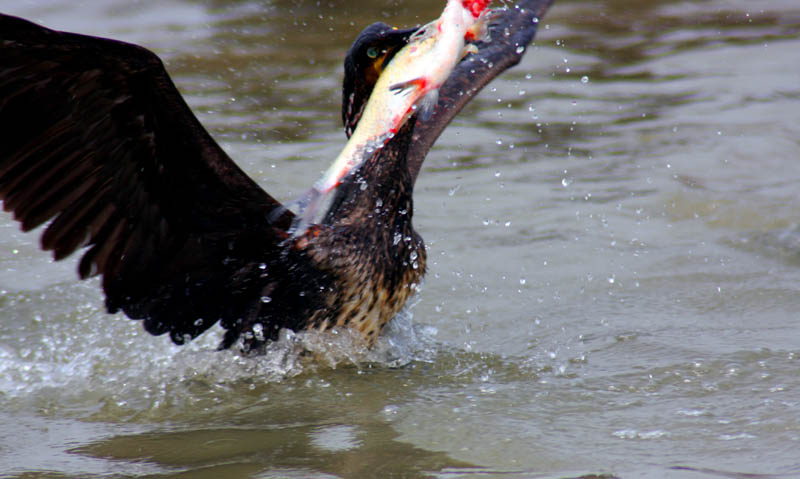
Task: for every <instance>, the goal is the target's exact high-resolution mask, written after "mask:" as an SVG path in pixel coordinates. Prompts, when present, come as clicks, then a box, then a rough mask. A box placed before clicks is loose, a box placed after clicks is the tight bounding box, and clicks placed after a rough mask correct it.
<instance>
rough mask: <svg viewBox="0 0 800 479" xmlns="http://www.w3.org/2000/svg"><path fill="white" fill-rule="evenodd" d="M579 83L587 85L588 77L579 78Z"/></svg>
mask: <svg viewBox="0 0 800 479" xmlns="http://www.w3.org/2000/svg"><path fill="white" fill-rule="evenodd" d="M581 83H589V77H588V76H586V75H583V76H582V77H581Z"/></svg>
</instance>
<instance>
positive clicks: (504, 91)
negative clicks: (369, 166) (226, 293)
mask: <svg viewBox="0 0 800 479" xmlns="http://www.w3.org/2000/svg"><path fill="white" fill-rule="evenodd" d="M321 3H322V4H321V5H318V2H313V1H304V0H295V1H279V0H276V1H274V2H271V3H263V4H262V3H258V2H244V1H239V2H233V1H221V0H220V1H205V2H180V1H176V0H172V1H155V0H152V1H140V2H136V3H135V5H134V6H129V5H128V2H122V1H114V2H108V1H100V0H94V1H84V2H71V1H69V2H68V1H52V2H36V1H29V0H21V1H20V0H14V1H13V2H12V1H8V0H0V11H4V12H8V13H15V14H18V15H22V16H25V17H27V18H31V19H34V20H37V21H39V22H41V23H44V24H45V25H48V26H51V27H55V28H60V29H67V30H73V31H81V32H86V33H92V34H96V35H103V36H111V37H114V38H119V39H124V40H129V41H134V42H138V43H142V44H144V45H147V46H148V47H150V48H152V49H154V50H156V51H157V52H158V53H159V54H161V55H162V57H163V58H164V59H165V60H166V62H167V64H168V68H169V70H170V71H171V72H172V74H173V75H174V77H175V79H176V81H177V83H178V84H179V86H180V88H181V89H182V91H183V92H184V93H185V94H186V95H187V97H188V98H189V100H190V103H191V104H192V105H193V107H194V108H195V110H196V111H197V113H198V114H199V116H200V118H201V120H202V121H203V123H204V124H205V125H207V126H208V127H209V128H210V130H211V131H212V133H213V134H214V136H215V137H216V138H217V139H218V140H220V141H221V142H222V143H223V146H224V147H225V148H226V150H228V151H229V152H230V154H231V156H232V157H234V158H236V159H237V161H238V162H239V163H240V164H241V165H242V166H243V167H244V168H245V169H246V170H247V171H248V172H249V173H250V174H252V175H253V176H254V177H256V178H257V179H258V181H259V182H260V183H261V184H262V185H264V186H265V188H266V189H267V190H268V191H270V192H271V193H273V194H274V195H276V196H277V197H279V198H281V199H284V200H286V199H291V198H293V197H294V196H295V195H297V194H299V193H300V192H302V191H304V190H305V188H307V187H308V185H309V184H310V183H311V182H312V181H313V180H314V179H315V178H316V177H317V174H318V173H319V172H321V171H322V170H323V169H324V168H325V167H326V166H327V163H328V162H329V161H330V160H331V159H332V158H334V157H335V155H336V154H337V153H338V151H339V149H340V148H341V147H342V146H343V144H344V135H343V134H342V132H341V128H340V126H339V113H338V108H339V101H340V100H339V85H340V81H341V76H340V75H341V67H340V62H341V60H342V57H343V54H344V52H345V50H346V48H347V46H348V45H349V42H350V41H351V40H352V38H353V37H354V35H355V34H356V33H357V32H358V31H360V29H361V28H362V27H363V26H364V25H366V24H368V23H370V22H371V21H374V20H378V19H382V20H384V21H387V22H390V23H393V24H396V25H409V24H415V23H418V22H424V21H427V20H428V19H431V18H434V17H436V16H437V15H438V12H439V10H440V7H441V6H440V5H439V4H438V3H439V2H425V1H421V0H419V1H418V0H414V1H411V0H408V1H398V2H374V1H359V2H342V1H339V0H337V1H333V2H321ZM544 23H545V24H546V25H543V28H541V30H540V32H539V34H538V37H537V42H536V47H535V48H531V49H530V51H529V52H528V54H527V55H526V56H525V58H524V59H523V62H522V64H521V65H520V66H518V67H517V68H516V69H514V70H513V71H509V72H508V73H507V74H506V75H504V76H503V77H502V78H500V79H499V80H497V81H495V82H494V83H492V84H491V85H490V88H488V89H487V90H486V91H485V92H484V93H483V94H482V95H481V96H480V98H478V99H477V100H476V101H475V102H473V104H472V105H471V106H470V107H469V108H467V109H466V110H465V111H464V112H463V113H462V114H461V115H460V116H459V117H457V119H456V121H455V122H454V124H453V125H451V127H450V128H449V129H448V130H447V131H446V132H445V134H444V135H443V137H442V138H441V139H440V141H439V142H438V144H437V147H436V148H435V149H434V150H433V151H432V153H431V154H430V155H429V157H428V160H427V161H426V164H425V168H424V170H423V172H422V174H421V175H420V178H419V182H418V183H417V192H416V197H415V199H416V208H417V211H416V216H415V220H416V225H417V229H418V230H419V231H420V233H421V234H422V236H423V237H424V238H425V239H426V241H427V243H428V245H429V247H430V250H429V257H430V260H429V263H430V269H429V273H428V279H427V282H426V284H425V287H424V289H423V292H422V295H421V298H420V301H419V303H418V304H417V305H416V306H415V307H414V308H413V309H412V310H411V312H410V314H407V315H405V316H404V317H402V318H400V320H399V321H398V324H396V325H395V327H394V328H393V329H392V330H391V331H389V332H388V334H387V335H386V337H385V338H383V339H382V341H381V343H380V344H379V345H378V348H377V350H376V351H371V352H366V351H361V350H359V349H358V348H356V347H354V346H352V345H351V344H350V343H349V341H348V338H347V337H338V336H337V337H331V336H319V335H317V336H313V335H312V336H301V337H299V338H294V339H292V338H285V339H284V341H283V342H282V343H280V344H278V345H276V346H275V348H274V351H273V354H272V355H270V356H269V357H266V358H257V359H245V358H241V357H239V356H237V355H236V354H235V353H233V352H222V353H218V352H215V351H214V350H213V349H214V346H215V344H216V341H217V339H218V337H214V336H213V334H212V335H208V337H204V338H202V339H201V340H200V341H198V342H196V343H194V344H192V345H190V346H189V347H185V348H178V347H175V346H172V345H171V344H169V342H168V339H166V338H163V337H162V338H154V337H151V336H149V335H147V334H146V333H144V332H143V331H141V329H140V326H139V325H137V324H136V323H133V322H131V321H129V320H127V319H125V318H123V317H121V316H120V317H112V316H107V315H105V314H104V313H103V311H102V298H101V296H100V293H99V288H98V287H97V284H96V282H88V283H78V282H77V281H76V280H75V277H74V263H72V262H65V263H63V264H62V263H59V264H53V263H51V262H50V261H49V260H48V259H47V257H46V255H44V254H42V253H41V252H39V251H38V249H37V241H38V238H37V236H36V235H23V234H21V233H19V232H18V230H17V227H16V225H15V224H13V223H12V222H11V220H10V217H9V216H8V215H5V214H4V215H3V216H2V218H0V290H2V293H1V294H0V477H26V478H30V477H53V478H65V477H75V478H77V477H81V478H85V477H193V478H194V477H200V478H202V477H208V478H218V477H226V478H245V477H254V478H272V477H316V478H330V477H342V478H357V477H363V478H372V477H427V476H433V477H459V478H461V477H464V478H467V477H469V478H473V477H508V478H529V477H553V478H561V477H574V476H582V475H588V476H590V477H606V476H618V477H622V478H638V477H647V478H681V479H682V478H686V479H690V478H703V477H707V478H713V477H730V478H741V477H769V478H790V477H800V452H798V451H800V229H798V228H800V227H799V226H798V225H800V208H798V184H800V163H798V157H800V126H798V118H799V116H798V111H800V61H799V60H800V53H798V52H800V4H798V3H797V2H796V1H794V0H764V1H759V2H751V1H741V0H740V1H725V2H723V1H694V2H690V1H685V2H675V1H651V2H640V1H632V0H627V1H626V0H609V1H605V2H574V1H563V0H561V1H559V2H558V3H557V4H556V6H555V7H554V8H553V10H552V11H551V12H550V14H549V15H548V17H547V18H546V21H545V22H544ZM340 336H341V335H340ZM298 343H299V344H298ZM301 347H306V348H308V349H311V350H313V351H315V353H314V355H316V357H317V358H316V359H315V360H313V359H309V358H308V357H300V356H298V355H297V354H296V353H295V350H296V349H300V348H301ZM393 366H397V367H393ZM746 474H751V475H746ZM592 475H597V476H592Z"/></svg>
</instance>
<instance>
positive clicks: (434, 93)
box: [417, 88, 439, 121]
mask: <svg viewBox="0 0 800 479" xmlns="http://www.w3.org/2000/svg"><path fill="white" fill-rule="evenodd" d="M437 103H439V89H438V88H436V89H433V90H431V91H429V92H428V93H426V94H425V96H423V97H422V98H420V100H419V101H418V102H417V118H419V119H420V120H422V121H428V120H430V118H431V115H433V110H434V109H435V108H436V104H437Z"/></svg>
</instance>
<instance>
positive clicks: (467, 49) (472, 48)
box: [461, 43, 480, 58]
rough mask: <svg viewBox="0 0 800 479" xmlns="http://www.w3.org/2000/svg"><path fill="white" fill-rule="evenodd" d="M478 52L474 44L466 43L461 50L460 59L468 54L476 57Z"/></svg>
mask: <svg viewBox="0 0 800 479" xmlns="http://www.w3.org/2000/svg"><path fill="white" fill-rule="evenodd" d="M479 52H480V50H478V46H477V45H475V44H474V43H467V44H466V45H464V49H463V50H461V58H464V57H465V56H467V55H469V54H470V53H472V54H473V55H477V54H478V53H479Z"/></svg>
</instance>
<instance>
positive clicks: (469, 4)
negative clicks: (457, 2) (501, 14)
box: [461, 0, 492, 18]
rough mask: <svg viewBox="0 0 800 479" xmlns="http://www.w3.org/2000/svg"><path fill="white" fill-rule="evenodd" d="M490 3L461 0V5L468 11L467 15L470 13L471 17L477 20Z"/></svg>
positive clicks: (489, 0) (487, 0)
mask: <svg viewBox="0 0 800 479" xmlns="http://www.w3.org/2000/svg"><path fill="white" fill-rule="evenodd" d="M491 1H492V0H461V5H463V6H464V8H466V9H467V10H469V13H471V14H472V16H473V17H475V18H478V17H479V16H480V14H481V12H483V11H484V10H485V9H486V6H487V5H489V3H490V2H491Z"/></svg>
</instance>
